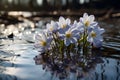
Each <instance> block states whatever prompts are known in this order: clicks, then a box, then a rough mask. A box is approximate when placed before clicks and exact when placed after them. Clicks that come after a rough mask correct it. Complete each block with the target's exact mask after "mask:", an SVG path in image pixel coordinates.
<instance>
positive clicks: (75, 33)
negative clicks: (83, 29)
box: [59, 27, 80, 46]
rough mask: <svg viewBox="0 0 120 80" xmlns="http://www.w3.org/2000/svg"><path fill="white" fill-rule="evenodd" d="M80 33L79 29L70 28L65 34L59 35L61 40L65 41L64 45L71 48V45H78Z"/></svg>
mask: <svg viewBox="0 0 120 80" xmlns="http://www.w3.org/2000/svg"><path fill="white" fill-rule="evenodd" d="M79 34H80V31H79V30H78V29H77V28H73V27H71V28H69V29H68V30H67V31H65V32H64V33H61V34H59V35H60V36H61V38H62V39H63V40H64V44H65V45H66V46H69V45H70V43H76V42H77V39H79V37H80V35H79Z"/></svg>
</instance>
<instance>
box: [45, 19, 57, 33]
mask: <svg viewBox="0 0 120 80" xmlns="http://www.w3.org/2000/svg"><path fill="white" fill-rule="evenodd" d="M46 27H47V31H49V32H53V33H54V32H56V31H57V30H58V24H57V23H56V22H54V21H51V23H50V24H49V23H48V24H47V25H46Z"/></svg>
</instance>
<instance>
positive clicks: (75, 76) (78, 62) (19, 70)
mask: <svg viewBox="0 0 120 80" xmlns="http://www.w3.org/2000/svg"><path fill="white" fill-rule="evenodd" d="M46 22H49V21H48V20H46V21H42V20H41V21H40V22H39V26H37V25H36V28H35V29H34V30H31V28H30V27H29V28H28V27H25V29H23V30H22V29H21V28H19V29H20V30H19V31H18V32H19V33H14V32H13V33H14V35H12V36H14V37H12V39H9V38H11V36H10V37H8V36H9V35H10V34H9V35H7V36H6V35H5V36H3V37H1V36H0V80H40V79H41V80H59V79H61V80H66V79H67V80H81V79H83V80H120V27H119V25H120V19H117V20H115V19H114V20H107V21H103V22H102V21H100V22H99V23H100V26H101V27H104V28H105V30H106V32H105V34H104V38H105V41H104V43H103V47H102V48H101V50H94V51H93V55H90V56H87V58H85V57H84V56H78V55H75V56H72V57H71V59H65V60H64V62H61V61H60V59H57V60H55V61H54V62H55V63H54V64H53V61H52V60H51V56H46V55H44V54H41V55H38V57H36V58H35V60H36V63H37V64H39V65H35V63H34V60H33V57H34V56H35V55H36V54H38V52H36V50H35V49H34V48H33V43H34V34H36V33H38V32H40V28H44V27H43V26H44V25H45V23H46ZM116 22H117V23H116ZM15 26H18V25H15ZM22 26H23V24H22ZM24 26H26V24H24ZM27 26H28V25H27ZM13 30H16V29H13ZM84 61H86V62H84ZM33 74H34V75H33Z"/></svg>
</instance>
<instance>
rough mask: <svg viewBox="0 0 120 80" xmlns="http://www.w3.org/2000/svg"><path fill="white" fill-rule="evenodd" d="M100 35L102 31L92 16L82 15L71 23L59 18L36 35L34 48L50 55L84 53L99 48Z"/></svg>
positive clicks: (100, 42)
mask: <svg viewBox="0 0 120 80" xmlns="http://www.w3.org/2000/svg"><path fill="white" fill-rule="evenodd" d="M102 33H104V29H103V28H100V27H99V25H98V23H97V22H96V21H95V17H94V15H90V16H89V15H88V14H87V13H84V14H83V17H80V20H79V21H78V22H77V21H74V22H73V23H71V20H70V19H69V18H67V19H65V18H64V17H60V18H59V20H58V21H51V23H48V24H47V25H46V29H45V30H44V31H43V32H41V34H38V35H36V42H35V47H36V48H38V50H39V51H40V52H41V53H50V54H51V53H52V54H57V53H63V51H64V53H66V54H67V53H70V52H79V51H80V50H82V51H83V52H84V51H85V50H86V49H87V48H90V47H96V48H99V47H101V45H102V41H103V38H102ZM56 52H57V53H56ZM63 56H64V55H62V57H63Z"/></svg>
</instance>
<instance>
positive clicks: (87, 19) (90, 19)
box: [80, 13, 97, 27]
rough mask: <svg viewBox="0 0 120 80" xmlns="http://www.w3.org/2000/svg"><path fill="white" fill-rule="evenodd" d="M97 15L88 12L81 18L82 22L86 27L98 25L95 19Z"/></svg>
mask: <svg viewBox="0 0 120 80" xmlns="http://www.w3.org/2000/svg"><path fill="white" fill-rule="evenodd" d="M94 20H95V17H94V15H90V16H88V14H87V13H84V14H83V17H81V18H80V22H81V23H82V24H83V25H84V26H85V27H93V26H96V25H97V22H95V21H94Z"/></svg>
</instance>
